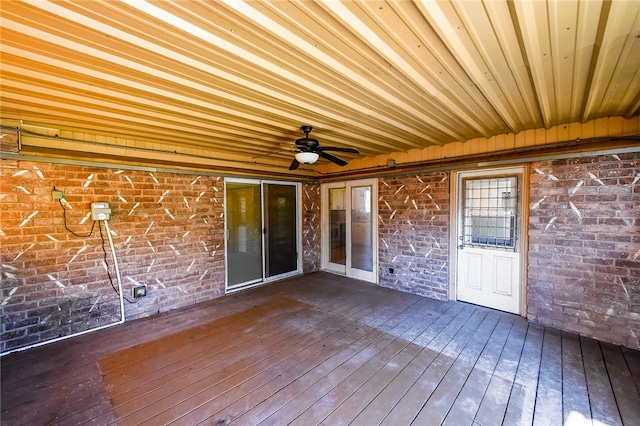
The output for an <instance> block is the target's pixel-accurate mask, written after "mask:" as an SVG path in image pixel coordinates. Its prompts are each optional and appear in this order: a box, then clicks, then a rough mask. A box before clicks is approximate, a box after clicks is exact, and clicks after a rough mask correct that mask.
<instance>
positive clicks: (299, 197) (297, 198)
mask: <svg viewBox="0 0 640 426" xmlns="http://www.w3.org/2000/svg"><path fill="white" fill-rule="evenodd" d="M228 183H246V184H251V185H259V186H260V220H261V222H260V228H261V230H262V232H261V239H260V240H261V253H262V277H261V278H258V279H256V280H251V281H247V282H246V283H238V284H234V285H232V286H229V252H228V248H229V247H228V246H229V227H228V226H229V225H228V210H227V208H228V200H227V184H228ZM266 185H287V186H293V187H295V190H296V195H295V202H296V207H295V210H296V219H295V227H296V228H295V235H296V269H295V270H293V271H289V272H285V273H282V274H278V275H275V276H272V277H267V261H268V259H267V252H268V250H267V244H268V240H267V239H268V238H269V235H270V234H269V232H267V231H266V226H267V223H266V221H265V216H266V213H265V209H266V208H267V205H266V200H265V186H266ZM224 188H225V190H224V242H225V244H224V247H225V293H233V292H236V291H240V290H244V289H247V288H251V287H255V286H259V285H263V284H267V283H269V282H273V281H278V280H282V279H285V278H289V277H292V276H295V275H300V274H301V273H302V226H301V221H302V190H301V189H302V185H301V184H300V183H299V182H288V181H278V180H263V179H249V178H225V186H224Z"/></svg>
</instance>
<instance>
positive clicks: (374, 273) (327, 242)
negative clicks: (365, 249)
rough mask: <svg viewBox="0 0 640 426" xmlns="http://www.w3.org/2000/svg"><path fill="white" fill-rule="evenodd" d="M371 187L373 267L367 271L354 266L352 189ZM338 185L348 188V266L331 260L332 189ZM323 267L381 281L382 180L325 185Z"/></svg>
mask: <svg viewBox="0 0 640 426" xmlns="http://www.w3.org/2000/svg"><path fill="white" fill-rule="evenodd" d="M365 186H370V187H371V231H370V232H371V263H372V268H371V269H372V270H371V271H366V270H362V269H357V268H354V267H352V266H351V263H352V262H351V260H352V259H351V251H352V250H351V248H352V246H351V244H352V235H353V229H352V218H351V211H352V208H351V207H352V206H351V202H352V201H351V194H352V193H351V190H352V189H353V188H360V187H365ZM334 188H344V189H345V211H346V229H345V237H346V260H345V265H341V264H337V263H332V262H331V229H330V226H331V224H330V214H331V213H330V200H329V190H330V189H334ZM321 194H322V200H321V201H322V215H321V218H322V262H321V263H322V269H323V270H325V271H327V272H333V273H337V274H340V275H346V276H348V277H352V278H357V279H361V280H364V281H369V282H372V283H376V284H377V283H378V277H379V274H378V180H377V179H361V180H353V181H343V182H332V183H323V184H322V191H321Z"/></svg>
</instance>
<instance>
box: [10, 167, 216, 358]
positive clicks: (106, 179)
mask: <svg viewBox="0 0 640 426" xmlns="http://www.w3.org/2000/svg"><path fill="white" fill-rule="evenodd" d="M1 173H2V175H1V176H2V185H1V189H0V213H1V219H0V244H1V245H2V250H1V251H0V265H1V266H0V268H1V274H2V350H7V349H11V348H16V347H20V346H24V345H27V344H31V343H35V342H39V341H43V340H47V339H51V338H55V337H58V336H64V335H68V334H72V333H76V332H79V331H83V330H87V329H91V328H95V327H96V326H100V325H105V324H110V323H113V322H115V321H117V320H118V319H119V318H120V306H119V298H118V296H117V295H116V293H115V291H114V290H113V289H112V287H111V284H110V282H109V279H108V276H107V273H106V269H105V263H104V261H103V259H104V257H105V253H104V252H103V249H102V239H101V238H100V229H99V226H98V225H96V227H95V229H94V232H93V234H92V236H91V237H89V238H80V237H76V236H74V235H72V234H71V233H70V232H68V231H67V230H65V227H64V220H63V209H62V207H61V206H60V204H59V203H58V202H57V201H54V200H53V199H52V194H51V191H52V189H53V187H54V186H55V187H56V188H57V189H59V190H62V191H63V192H64V199H65V200H66V202H64V205H65V207H66V216H67V224H68V227H69V228H70V229H71V230H73V231H75V232H76V233H80V234H88V233H89V232H90V230H91V226H92V223H93V221H92V220H91V217H90V206H91V203H92V202H97V201H106V202H108V203H110V205H111V209H112V211H113V216H112V220H110V221H109V226H110V227H111V230H112V238H113V242H114V245H115V248H116V255H117V258H118V261H119V266H120V270H121V275H122V283H123V286H124V294H125V295H126V296H127V297H128V298H130V299H131V287H132V286H134V285H138V284H146V285H147V286H148V296H147V297H146V298H142V299H140V300H139V302H138V303H128V302H125V313H126V317H127V319H134V318H139V317H143V316H147V315H150V314H154V313H157V312H161V311H165V310H168V309H174V308H178V307H181V306H185V305H189V304H193V303H197V302H200V301H204V300H209V299H212V298H215V297H218V296H221V295H222V294H224V245H223V244H224V240H223V235H224V233H223V179H221V178H216V177H206V176H197V175H186V174H168V173H149V172H142V171H130V170H118V169H107V168H96V167H80V166H70V165H54V164H45V163H29V162H24V161H22V162H16V161H11V160H2V169H1ZM98 223H100V222H98ZM101 230H102V233H103V235H104V238H105V241H106V244H105V249H106V251H107V253H106V258H107V263H108V265H109V269H110V272H111V274H112V277H113V284H114V286H116V287H117V281H116V275H115V271H114V265H113V259H112V258H111V251H110V248H109V244H108V239H107V234H106V228H105V227H104V226H102V229H101Z"/></svg>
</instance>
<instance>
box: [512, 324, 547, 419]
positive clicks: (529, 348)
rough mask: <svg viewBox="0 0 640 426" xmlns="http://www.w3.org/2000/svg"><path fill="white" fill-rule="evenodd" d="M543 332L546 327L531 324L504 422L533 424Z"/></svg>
mask: <svg viewBox="0 0 640 426" xmlns="http://www.w3.org/2000/svg"><path fill="white" fill-rule="evenodd" d="M543 334H544V329H543V328H542V327H541V326H539V325H536V324H529V328H528V329H527V335H526V337H525V342H524V347H523V349H522V356H521V357H520V360H519V362H518V371H517V373H516V377H515V381H514V384H513V388H512V389H511V394H510V395H509V403H508V405H507V412H506V413H505V416H504V422H503V424H505V425H530V424H533V411H534V408H535V405H536V391H537V388H538V372H539V368H540V358H541V355H542V337H543Z"/></svg>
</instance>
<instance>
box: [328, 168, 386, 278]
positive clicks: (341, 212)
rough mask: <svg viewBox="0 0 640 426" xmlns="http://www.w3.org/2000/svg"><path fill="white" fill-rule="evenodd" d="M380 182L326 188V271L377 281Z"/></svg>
mask: <svg viewBox="0 0 640 426" xmlns="http://www.w3.org/2000/svg"><path fill="white" fill-rule="evenodd" d="M376 194H377V180H375V179H367V180H359V181H351V182H340V183H330V184H324V185H323V191H322V197H323V206H324V211H323V250H322V258H323V260H322V263H323V269H325V270H327V271H330V272H336V273H340V274H344V275H347V276H350V277H354V278H359V279H363V280H366V281H371V282H377V281H378V273H377V272H378V271H377V258H378V247H377V213H376V212H377V202H376V200H377V196H376Z"/></svg>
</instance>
